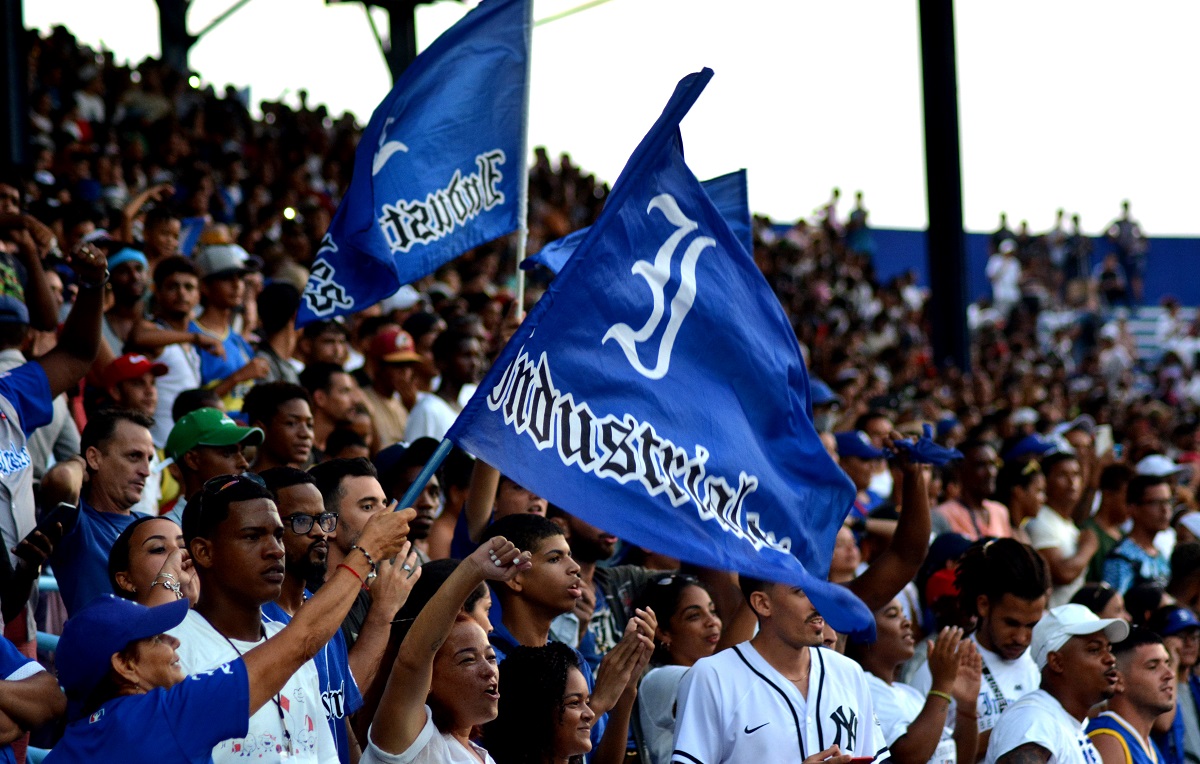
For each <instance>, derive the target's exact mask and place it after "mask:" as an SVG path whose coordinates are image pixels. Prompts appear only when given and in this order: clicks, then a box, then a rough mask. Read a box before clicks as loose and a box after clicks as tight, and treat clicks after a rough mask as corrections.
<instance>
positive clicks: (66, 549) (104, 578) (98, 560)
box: [50, 499, 144, 617]
mask: <svg viewBox="0 0 1200 764" xmlns="http://www.w3.org/2000/svg"><path fill="white" fill-rule="evenodd" d="M139 517H144V515H143V514H142V513H140V512H130V513H129V514H127V515H119V514H117V513H116V512H100V511H98V510H96V509H94V508H93V507H92V505H90V504H88V503H87V502H86V501H84V500H83V499H80V500H79V521H78V522H76V523H75V527H74V528H73V529H72V530H71V532H70V533H69V534H67V535H66V536H65V537H64V538H63V540H62V541H60V542H58V545H57V546H56V547H55V548H54V554H52V555H50V564H51V566H53V568H54V577H55V578H57V579H58V588H59V590H60V591H61V592H62V599H63V604H64V605H66V608H67V616H68V617H69V616H72V615H74V614H75V613H78V612H79V610H80V609H81V608H82V607H83V606H84V605H86V604H88V603H89V602H91V601H92V600H94V599H95V598H96V597H99V596H100V595H101V594H112V593H113V590H112V585H111V584H110V583H109V581H108V555H109V553H110V552H111V551H112V548H113V544H115V543H116V541H117V536H120V535H121V531H123V530H125V529H126V528H127V527H128V526H129V524H130V523H132V522H133V521H134V520H137V519H138V518H139Z"/></svg>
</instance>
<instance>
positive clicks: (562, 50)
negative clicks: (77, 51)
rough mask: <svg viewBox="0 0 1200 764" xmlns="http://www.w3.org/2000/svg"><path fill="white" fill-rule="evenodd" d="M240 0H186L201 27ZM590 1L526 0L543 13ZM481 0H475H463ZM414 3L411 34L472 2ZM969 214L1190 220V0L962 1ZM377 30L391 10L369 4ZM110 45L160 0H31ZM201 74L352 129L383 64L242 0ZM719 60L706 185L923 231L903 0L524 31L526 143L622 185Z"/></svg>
mask: <svg viewBox="0 0 1200 764" xmlns="http://www.w3.org/2000/svg"><path fill="white" fill-rule="evenodd" d="M233 2H234V0H194V2H193V3H192V9H191V12H190V15H189V28H190V29H191V30H192V31H193V32H194V31H198V30H199V29H200V28H201V27H203V26H204V25H205V24H206V23H207V22H208V21H209V20H210V19H212V18H213V17H215V16H217V15H218V14H219V13H221V12H222V11H223V10H225V9H226V8H227V7H229V6H230V5H232V3H233ZM583 3H584V0H535V5H534V17H535V19H541V18H545V17H548V16H550V15H553V14H556V13H559V12H562V11H564V10H567V9H570V8H573V7H576V6H578V5H582V4H583ZM470 4H471V5H473V4H474V1H473V0H472V2H471V3H470ZM468 7H469V6H468V5H464V4H461V3H458V2H451V1H449V0H446V1H443V2H440V3H438V4H437V5H434V6H428V7H426V6H423V7H422V8H421V9H419V10H418V14H417V27H418V47H419V48H423V47H425V46H426V45H428V44H429V43H430V42H431V41H432V40H433V39H435V38H436V36H437V35H438V34H439V33H440V32H441V31H442V30H444V29H445V28H446V27H448V26H449V25H451V24H452V23H454V21H455V20H457V19H458V18H459V17H461V16H462V15H463V14H464V13H465V12H466V9H467V8H468ZM956 13H957V14H958V16H957V26H958V60H959V70H958V77H959V93H960V100H959V107H960V124H961V130H962V154H963V188H964V192H963V194H964V206H965V217H966V224H967V227H968V228H969V229H973V230H991V229H993V228H994V227H995V225H996V220H997V215H998V213H999V211H1000V210H1007V212H1008V214H1009V220H1010V223H1011V224H1012V225H1013V226H1014V227H1015V226H1016V224H1017V222H1018V221H1020V220H1022V219H1028V220H1029V222H1030V224H1031V225H1032V226H1033V227H1034V229H1035V230H1036V229H1044V228H1047V227H1049V226H1050V225H1051V223H1052V221H1053V215H1054V210H1055V209H1057V208H1058V207H1065V208H1066V209H1067V211H1068V214H1070V213H1071V212H1078V213H1080V215H1081V218H1082V221H1083V225H1084V227H1085V228H1086V229H1091V230H1097V229H1099V228H1101V227H1103V226H1104V225H1105V224H1106V223H1107V222H1108V221H1110V220H1111V219H1112V218H1113V217H1115V216H1116V214H1117V212H1118V211H1119V204H1120V200H1121V199H1123V198H1129V199H1131V200H1132V203H1133V213H1134V215H1135V217H1137V218H1139V219H1140V220H1141V221H1142V223H1143V225H1144V226H1145V227H1146V229H1147V230H1148V231H1149V232H1150V233H1151V234H1152V235H1155V234H1158V235H1163V234H1193V235H1194V234H1200V217H1198V215H1197V211H1198V210H1200V192H1198V189H1197V178H1200V148H1198V142H1197V136H1200V124H1198V123H1200V105H1198V103H1197V101H1196V98H1195V93H1196V92H1197V85H1198V84H1200V66H1198V64H1200V46H1196V45H1195V44H1194V39H1193V38H1194V34H1195V30H1196V29H1197V28H1200V3H1194V2H1191V1H1190V0H1161V1H1160V0H1143V1H1142V2H1138V3H1130V2H1128V1H1127V0H1054V2H1046V0H1005V1H1004V2H1001V1H1000V0H969V1H968V2H959V3H956ZM376 14H377V15H376V18H377V24H378V26H379V28H380V31H381V33H383V34H385V35H386V30H387V23H386V16H385V15H384V14H383V13H382V12H378V11H377V12H376ZM25 23H26V25H27V26H31V27H36V28H39V29H42V30H46V29H48V28H49V27H50V26H51V25H53V24H65V25H67V26H68V28H70V29H71V31H72V32H74V33H75V34H76V36H77V37H79V38H80V39H81V40H82V41H83V42H85V43H89V44H92V45H95V46H99V45H100V43H101V42H103V44H104V45H105V46H107V47H108V48H109V49H111V50H113V51H114V52H115V53H116V55H117V58H118V60H125V59H129V60H133V61H135V62H136V61H139V60H141V59H142V58H143V57H145V56H147V55H158V53H159V44H158V14H157V8H156V6H155V4H154V1H153V0H117V1H116V2H113V1H111V0H110V1H109V2H96V0H25ZM191 65H192V68H193V69H194V70H196V71H198V72H200V74H201V75H202V77H203V78H204V80H205V81H206V82H212V83H214V84H215V85H216V86H217V87H218V88H221V87H224V85H225V84H226V83H233V84H235V85H238V86H245V85H250V86H251V88H252V91H251V92H252V98H253V100H254V101H255V103H257V102H258V101H259V100H262V99H269V100H278V99H279V98H280V97H283V98H284V99H285V100H289V101H291V102H293V103H294V102H295V92H296V91H297V90H299V89H302V88H307V89H308V91H309V93H310V94H311V95H310V103H325V104H328V105H329V106H330V108H331V110H333V111H334V112H335V113H340V112H341V111H342V110H345V109H349V110H351V111H353V112H354V113H355V114H356V115H358V116H359V118H360V121H362V122H365V121H366V119H367V118H368V117H369V115H370V112H371V110H372V109H373V108H374V107H375V105H376V104H377V103H378V102H379V101H380V100H381V99H382V98H383V96H384V95H386V93H387V90H388V88H389V87H390V79H389V77H388V74H387V69H386V67H385V65H384V62H383V58H382V56H381V55H380V53H379V50H378V48H377V47H376V45H375V41H374V38H373V37H372V35H371V31H370V27H369V26H368V23H367V19H366V14H365V13H364V11H363V8H362V6H361V5H360V4H358V3H353V2H351V3H346V4H344V5H337V4H335V5H326V4H325V3H324V2H323V0H252V1H251V2H250V3H249V4H248V5H246V6H245V7H244V8H242V9H241V10H239V11H238V12H237V13H235V14H234V15H233V16H232V17H231V18H230V19H228V20H227V21H226V22H224V23H223V24H222V25H221V26H219V27H218V28H217V29H216V30H214V31H213V32H212V33H211V34H210V35H208V36H207V37H206V38H205V39H203V40H202V41H201V42H200V43H198V44H197V45H196V47H195V48H193V50H192V54H191ZM703 66H709V67H711V68H712V69H714V70H715V72H716V75H715V77H714V78H713V80H712V82H711V83H710V84H709V86H708V88H707V90H706V91H705V93H704V94H703V95H702V96H701V97H700V100H699V101H698V102H697V104H696V106H695V107H693V109H692V112H691V113H690V114H689V115H688V117H687V119H686V120H685V121H684V123H683V136H684V145H685V147H686V152H687V158H688V163H689V165H690V166H691V168H692V170H693V171H694V172H695V173H696V175H698V176H699V177H701V178H707V177H712V176H715V175H719V174H722V173H725V172H729V171H731V170H735V169H737V168H739V167H746V168H748V170H749V179H750V202H751V207H752V208H753V209H754V211H756V212H761V213H765V214H768V215H770V216H772V217H773V218H775V219H776V220H792V219H795V218H796V217H800V216H804V215H807V214H808V213H810V212H811V211H812V210H813V209H815V208H816V207H818V206H820V205H821V204H822V203H824V201H825V200H826V199H827V198H828V196H829V191H830V189H831V188H832V187H833V186H835V185H836V186H840V187H841V189H842V192H843V210H846V209H848V208H849V205H850V203H851V201H852V197H853V192H854V191H855V190H857V189H861V190H863V191H864V192H865V199H866V205H867V207H868V209H869V210H870V211H871V219H872V222H873V223H874V224H875V225H878V226H890V227H901V228H923V227H924V226H925V224H926V209H925V180H924V149H923V138H922V132H921V130H922V116H921V70H920V51H919V39H918V26H917V4H916V2H915V0H903V1H901V0H840V1H838V2H829V1H828V0H826V1H825V2H815V1H813V0H740V1H739V2H729V1H728V0H610V2H607V3H605V4H602V5H599V6H597V7H594V8H591V9H589V10H586V11H583V12H581V13H578V14H576V15H573V16H570V17H568V18H565V19H562V20H559V21H555V22H552V23H549V24H546V25H544V26H541V27H538V28H537V29H535V30H534V47H533V84H532V97H531V108H530V112H531V113H530V121H529V131H530V145H531V146H537V145H544V146H547V147H548V148H549V150H550V151H551V154H552V156H554V155H556V154H557V153H558V152H560V151H567V152H569V153H570V154H571V155H572V157H573V158H574V160H575V162H576V163H577V164H578V165H580V166H581V167H583V168H584V169H585V170H587V171H590V172H594V173H595V174H596V175H597V176H598V177H600V178H602V179H604V180H607V181H609V182H612V181H615V180H616V178H617V175H618V174H619V173H620V171H621V168H622V167H623V166H624V163H625V160H626V159H627V158H628V156H629V154H630V153H631V152H632V150H633V148H634V146H636V145H637V142H638V140H639V139H640V138H641V136H642V135H643V134H644V133H645V131H646V130H647V129H649V127H650V125H651V124H652V122H653V121H654V118H655V117H656V116H657V115H658V114H659V112H660V111H661V109H662V107H663V105H664V104H665V103H666V100H667V98H668V97H669V95H670V93H671V90H672V88H673V87H674V84H675V83H676V82H677V81H678V80H679V79H680V78H681V77H683V76H684V75H685V74H687V73H689V72H692V71H696V70H698V69H700V68H701V67H703Z"/></svg>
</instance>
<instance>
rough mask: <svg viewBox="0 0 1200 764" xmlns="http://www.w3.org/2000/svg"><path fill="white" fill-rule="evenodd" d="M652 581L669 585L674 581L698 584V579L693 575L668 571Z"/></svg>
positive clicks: (660, 584) (661, 584)
mask: <svg viewBox="0 0 1200 764" xmlns="http://www.w3.org/2000/svg"><path fill="white" fill-rule="evenodd" d="M654 583H655V584H657V585H659V586H671V585H672V584H675V583H683V584H698V583H700V579H698V578H696V577H695V576H689V575H688V574H687V573H668V574H667V575H665V576H661V577H659V578H657V579H655V581H654Z"/></svg>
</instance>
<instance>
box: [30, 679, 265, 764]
mask: <svg viewBox="0 0 1200 764" xmlns="http://www.w3.org/2000/svg"><path fill="white" fill-rule="evenodd" d="M249 727H250V678H249V677H248V676H247V675H246V664H245V663H244V662H243V661H242V660H240V659H239V660H236V661H231V662H230V663H226V664H224V665H222V666H218V667H217V668H215V669H213V670H212V671H205V672H204V673H201V674H194V675H192V676H189V677H187V678H186V679H184V680H183V681H182V682H180V683H179V684H177V685H175V686H174V687H172V688H171V689H169V690H167V689H163V688H161V687H156V688H155V689H153V690H151V691H150V692H148V693H146V694H145V695H123V696H121V697H119V698H113V699H112V700H110V701H108V702H107V703H105V704H104V705H103V706H101V707H100V710H98V711H96V712H95V713H93V714H92V715H91V716H86V717H84V718H82V719H79V720H77V721H75V722H74V723H72V724H70V725H68V726H67V730H66V733H65V734H64V735H63V739H62V740H60V741H59V742H58V744H57V745H55V746H54V748H53V750H51V751H50V755H49V756H47V757H46V759H45V760H46V762H47V763H48V764H69V763H70V762H81V764H83V763H85V762H86V764H104V763H105V762H113V764H124V763H125V762H131V761H174V762H196V763H197V764H210V763H211V762H212V749H213V746H215V745H217V743H220V742H221V741H222V740H228V739H229V738H237V737H243V736H244V735H245V734H246V732H247V730H248V729H249Z"/></svg>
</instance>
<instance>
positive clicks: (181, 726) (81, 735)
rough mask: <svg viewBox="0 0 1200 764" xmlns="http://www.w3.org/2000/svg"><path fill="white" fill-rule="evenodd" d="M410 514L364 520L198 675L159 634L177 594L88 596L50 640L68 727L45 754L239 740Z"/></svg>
mask: <svg viewBox="0 0 1200 764" xmlns="http://www.w3.org/2000/svg"><path fill="white" fill-rule="evenodd" d="M413 515H414V513H413V512H412V511H411V510H406V511H404V512H381V513H379V514H377V515H375V516H373V517H372V518H371V520H370V521H369V522H368V523H367V525H366V527H365V528H364V529H363V533H362V536H361V537H360V538H359V541H358V547H357V548H356V549H355V550H354V551H353V552H352V553H351V554H350V555H348V556H347V557H346V560H345V562H344V563H343V564H341V565H339V566H338V568H337V570H335V571H334V573H333V575H332V576H331V577H330V579H329V580H328V581H326V583H325V585H324V586H323V587H321V591H320V592H318V593H317V594H316V596H314V597H313V598H312V599H310V600H309V601H308V602H307V603H305V606H304V609H303V610H301V611H300V612H299V613H298V614H297V615H296V617H295V618H294V619H293V620H292V622H291V623H290V624H289V625H288V626H287V627H285V628H284V629H283V630H282V631H280V632H279V633H278V634H276V635H275V636H273V637H271V638H270V639H268V640H267V641H266V642H264V643H263V644H261V645H259V646H258V647H255V648H254V649H252V650H250V651H248V652H247V653H246V654H245V655H244V656H242V657H241V658H239V659H237V660H234V661H230V662H229V663H226V664H224V665H222V666H220V667H218V668H216V669H214V670H212V671H209V672H206V673H203V674H197V675H194V676H190V677H186V676H184V673H183V670H182V669H181V668H180V665H179V656H178V655H177V654H176V653H175V649H176V648H177V647H178V646H179V641H178V640H177V639H175V638H174V637H171V636H170V635H168V634H166V632H167V631H168V630H169V629H172V628H174V627H176V626H178V625H179V624H180V623H181V622H182V621H183V619H184V616H186V615H187V612H188V605H189V603H188V601H187V599H186V598H183V599H178V600H176V601H174V602H170V603H168V604H166V605H160V606H156V607H146V606H144V605H140V604H138V603H136V602H132V601H129V600H125V599H120V598H118V597H114V596H112V595H104V596H102V597H100V598H97V599H95V600H93V601H92V602H91V603H89V604H88V605H86V606H85V607H84V608H83V609H81V610H80V611H79V612H77V613H76V614H75V615H74V616H73V617H72V618H71V619H70V620H69V621H67V625H66V627H65V628H64V629H63V635H62V639H61V640H60V641H59V645H58V655H57V660H58V678H59V682H60V683H61V684H62V686H63V688H64V689H65V690H66V691H67V697H68V699H69V701H70V702H71V706H70V707H69V711H70V712H71V714H70V715H71V718H72V720H73V723H72V724H70V725H69V726H68V727H67V730H66V733H65V734H64V736H63V738H62V740H61V741H60V742H59V743H58V744H57V745H56V746H55V747H54V750H53V751H52V752H51V753H50V755H49V756H48V757H47V759H46V760H47V761H49V762H51V764H65V763H66V762H89V764H91V763H95V762H128V761H181V762H200V763H205V762H211V761H212V750H213V746H215V745H216V744H217V743H220V742H221V741H223V740H227V739H229V738H231V737H241V736H244V735H245V734H246V731H247V728H248V726H249V719H250V716H251V715H253V714H254V712H256V711H257V710H258V709H260V708H262V707H263V706H265V705H267V704H268V703H276V704H277V703H279V702H280V701H279V699H278V695H279V692H280V690H281V689H282V688H283V686H284V684H285V683H286V682H287V680H288V678H289V677H291V676H292V674H294V673H295V672H296V671H297V670H299V668H300V667H301V666H302V665H303V664H304V663H305V662H306V661H308V660H309V659H311V658H312V657H313V655H315V654H316V652H317V651H318V650H319V649H320V648H321V646H322V645H324V644H325V643H326V642H328V641H329V639H330V638H331V637H332V636H333V634H334V632H335V631H336V630H337V629H338V627H339V626H340V625H341V622H342V619H343V618H344V617H345V616H346V613H348V612H349V610H350V606H351V605H352V604H353V603H354V600H355V597H356V596H357V595H358V592H359V590H360V588H361V586H362V580H363V579H364V578H365V577H366V576H367V575H368V573H370V572H371V570H372V569H373V568H374V564H373V563H372V562H371V561H372V560H383V559H388V558H390V557H392V556H394V555H395V554H396V553H397V552H399V551H400V549H401V546H402V544H403V543H404V541H405V537H406V536H407V534H408V520H409V519H411V518H412V517H413ZM155 588H158V587H155ZM197 720H203V723H197ZM180 730H186V734H179V732H180ZM296 732H297V733H300V732H301V731H300V730H297V731H296Z"/></svg>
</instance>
